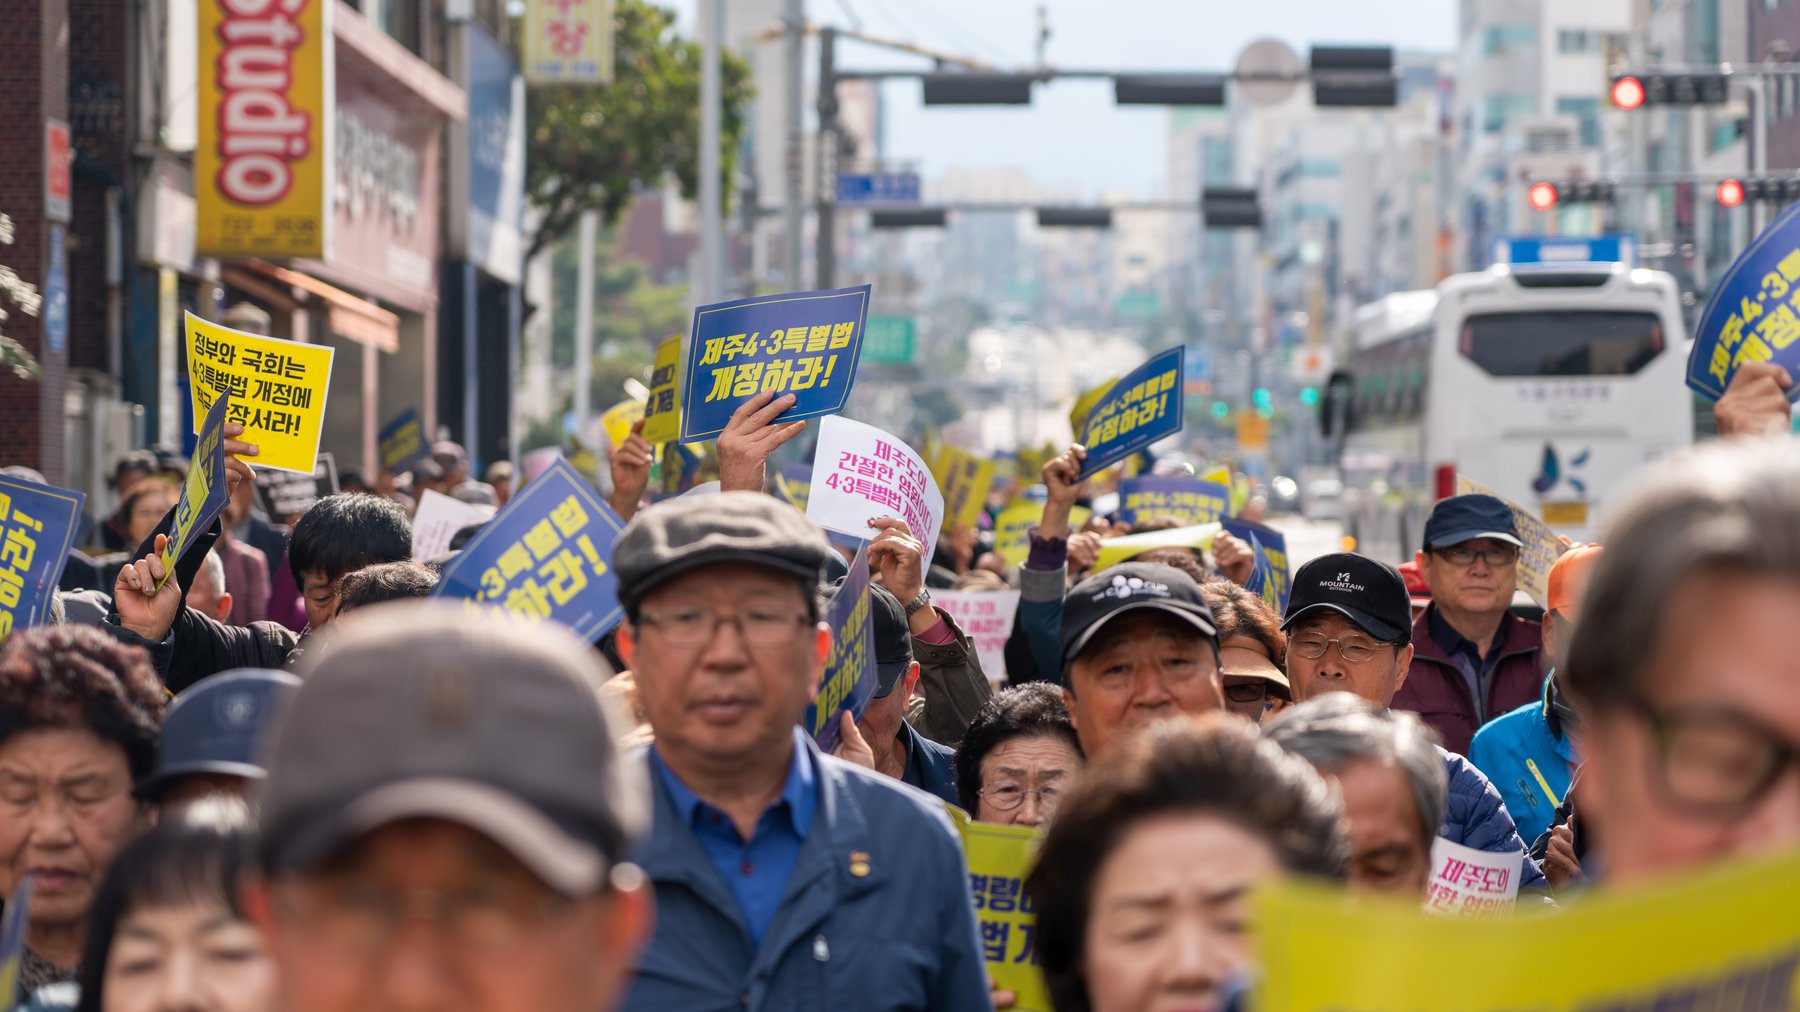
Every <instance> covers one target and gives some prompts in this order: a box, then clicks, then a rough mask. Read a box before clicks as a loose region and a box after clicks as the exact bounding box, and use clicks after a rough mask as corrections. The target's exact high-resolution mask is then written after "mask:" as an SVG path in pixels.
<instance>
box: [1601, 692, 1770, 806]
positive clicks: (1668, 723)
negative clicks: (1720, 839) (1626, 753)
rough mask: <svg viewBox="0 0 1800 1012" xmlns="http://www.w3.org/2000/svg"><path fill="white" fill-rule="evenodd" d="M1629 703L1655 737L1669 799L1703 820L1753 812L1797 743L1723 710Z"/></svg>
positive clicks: (1659, 769)
mask: <svg viewBox="0 0 1800 1012" xmlns="http://www.w3.org/2000/svg"><path fill="white" fill-rule="evenodd" d="M1631 702H1632V704H1633V705H1634V706H1635V707H1636V708H1637V709H1638V710H1639V712H1641V713H1642V714H1643V715H1644V717H1645V718H1646V719H1647V720H1648V721H1649V722H1650V730H1651V732H1652V733H1653V734H1654V735H1655V737H1656V746H1657V747H1656V759H1655V761H1656V765H1657V771H1656V772H1657V776H1658V779H1659V780H1660V781H1661V782H1662V786H1663V789H1664V792H1665V793H1666V794H1667V797H1668V800H1669V801H1670V802H1672V803H1673V804H1674V805H1675V806H1676V807H1678V808H1682V809H1685V810H1686V811H1688V812H1689V813H1691V814H1694V815H1698V816H1701V817H1704V818H1713V819H1725V818H1731V817H1733V816H1738V815H1742V814H1743V813H1745V812H1747V811H1748V810H1750V809H1751V808H1754V807H1755V806H1756V804H1757V803H1758V802H1760V801H1761V800H1762V799H1763V798H1764V797H1765V796H1766V795H1767V794H1768V793H1769V791H1770V789H1771V788H1773V787H1774V786H1775V783H1776V782H1777V781H1779V780H1780V779H1781V775H1782V773H1783V772H1785V771H1786V770H1787V769H1788V768H1789V767H1790V766H1794V765H1796V764H1800V742H1794V741H1791V740H1789V739H1788V738H1785V737H1783V736H1782V735H1781V734H1780V733H1779V732H1776V731H1774V730H1773V729H1771V728H1769V727H1768V726H1766V725H1764V724H1763V723H1762V722H1760V721H1758V720H1756V719H1755V718H1753V717H1750V716H1748V715H1746V714H1743V713H1738V712H1736V711H1733V710H1725V709H1703V710H1691V711H1687V712H1676V711H1671V710H1659V709H1657V708H1656V707H1654V706H1652V705H1651V704H1650V703H1648V702H1646V701H1645V700H1643V699H1638V698H1633V699H1632V700H1631Z"/></svg>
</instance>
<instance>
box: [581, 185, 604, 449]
mask: <svg viewBox="0 0 1800 1012" xmlns="http://www.w3.org/2000/svg"><path fill="white" fill-rule="evenodd" d="M599 227H600V214H599V212H597V211H593V210H587V211H583V212H581V230H580V233H579V235H580V241H579V243H578V244H577V249H576V256H577V257H579V260H578V261H577V262H576V264H575V424H576V425H581V424H583V423H585V422H586V421H587V417H588V412H589V411H590V410H591V405H590V404H589V398H590V397H591V396H592V391H590V390H589V389H588V388H589V387H591V386H593V384H594V239H595V233H596V232H597V231H598V230H599Z"/></svg>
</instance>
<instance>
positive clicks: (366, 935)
mask: <svg viewBox="0 0 1800 1012" xmlns="http://www.w3.org/2000/svg"><path fill="white" fill-rule="evenodd" d="M278 897H279V902H280V903H281V906H282V907H283V909H284V910H285V912H286V913H288V914H289V915H290V916H292V917H294V918H296V919H297V920H299V921H300V922H301V923H303V924H305V925H306V926H307V927H308V928H310V929H311V930H312V931H315V932H317V933H318V934H319V936H320V937H321V938H322V939H323V940H324V941H325V942H327V943H328V944H330V945H333V946H335V947H337V948H338V949H340V950H341V951H343V952H351V953H360V954H363V955H364V956H375V955H378V954H379V953H381V952H383V951H385V949H386V948H387V947H388V946H390V945H391V944H393V941H394V939H395V938H396V937H398V936H399V934H400V931H401V929H402V928H403V927H404V926H405V924H406V922H407V921H408V920H410V919H411V918H413V917H415V916H419V917H423V918H425V919H426V920H428V921H431V922H432V923H433V924H434V925H437V926H440V927H441V928H442V929H443V931H444V933H445V934H446V935H447V936H448V937H449V939H450V940H451V941H452V942H453V943H455V944H456V945H458V946H460V947H462V948H465V949H470V950H495V949H505V948H507V947H509V946H512V945H515V944H518V943H520V942H523V941H526V940H528V939H529V937H530V936H531V934H532V933H533V932H534V931H536V930H537V929H538V928H540V927H542V926H543V925H544V924H546V923H548V922H550V921H552V920H555V919H556V918H559V917H561V916H563V915H564V914H566V913H567V912H568V911H569V910H570V909H571V908H572V907H573V905H574V903H573V901H572V900H570V899H568V898H567V897H564V896H560V895H556V894H549V895H545V894H543V893H541V892H537V891H526V890H508V889H503V888H498V887H486V886H476V887H474V888H470V889H467V890H464V891H460V892H455V893H450V892H441V891H438V890H431V889H413V890H388V889H382V888H378V887H374V886H369V885H364V884H359V883H354V882H341V883H328V884H321V885H308V886H305V887H303V888H301V887H291V888H288V889H284V890H282V891H281V892H280V893H278Z"/></svg>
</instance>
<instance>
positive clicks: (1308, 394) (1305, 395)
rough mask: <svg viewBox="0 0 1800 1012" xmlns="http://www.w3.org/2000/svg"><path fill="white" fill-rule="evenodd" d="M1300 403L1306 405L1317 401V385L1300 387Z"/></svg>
mask: <svg viewBox="0 0 1800 1012" xmlns="http://www.w3.org/2000/svg"><path fill="white" fill-rule="evenodd" d="M1300 403H1302V404H1308V405H1311V404H1317V403H1319V388H1318V387H1301V388H1300Z"/></svg>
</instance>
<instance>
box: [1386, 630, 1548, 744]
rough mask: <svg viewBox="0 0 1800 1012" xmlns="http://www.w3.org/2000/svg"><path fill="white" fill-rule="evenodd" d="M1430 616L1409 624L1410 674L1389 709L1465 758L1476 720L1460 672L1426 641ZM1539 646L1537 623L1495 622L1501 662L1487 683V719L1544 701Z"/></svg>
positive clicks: (1447, 658) (1472, 704)
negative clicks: (1411, 717) (1412, 716)
mask: <svg viewBox="0 0 1800 1012" xmlns="http://www.w3.org/2000/svg"><path fill="white" fill-rule="evenodd" d="M1430 615H1431V613H1430V610H1429V609H1428V610H1426V611H1424V612H1421V613H1420V614H1419V617H1418V618H1417V619H1416V620H1415V621H1414V622H1413V629H1412V643H1413V662H1412V668H1411V669H1410V670H1409V671H1408V672H1407V674H1406V684H1404V685H1402V686H1400V691H1399V692H1397V693H1395V694H1394V702H1393V708H1394V709H1396V710H1411V711H1412V712H1414V713H1416V714H1418V715H1419V717H1420V718H1421V719H1423V720H1424V721H1425V723H1427V724H1430V725H1431V726H1432V727H1434V728H1436V729H1437V733H1438V734H1440V735H1442V736H1443V738H1444V748H1446V749H1448V750H1449V751H1451V752H1455V753H1456V754H1458V755H1468V754H1469V740H1470V739H1471V738H1474V737H1475V731H1476V729H1477V728H1478V727H1480V726H1481V721H1479V720H1477V719H1476V716H1475V702H1474V700H1473V699H1471V698H1470V696H1469V683H1468V682H1466V681H1464V680H1463V676H1462V671H1461V670H1460V669H1458V668H1457V666H1456V662H1455V661H1452V660H1451V659H1450V657H1449V655H1448V654H1446V653H1444V650H1443V648H1442V647H1440V646H1438V645H1437V641H1436V640H1434V639H1432V638H1431V625H1430ZM1543 644H1544V640H1543V630H1542V628H1541V627H1540V626H1539V625H1538V624H1537V623H1536V622H1531V621H1527V620H1525V619H1522V618H1519V617H1518V616H1517V615H1513V614H1510V613H1509V614H1508V615H1507V616H1506V617H1505V618H1503V619H1501V620H1500V658H1499V661H1498V663H1496V664H1495V665H1494V674H1493V676H1492V678H1490V679H1489V681H1488V698H1487V701H1486V702H1487V706H1486V708H1485V712H1486V713H1487V715H1488V716H1489V717H1490V718H1491V717H1497V716H1499V715H1500V714H1503V713H1506V712H1507V711H1509V710H1513V709H1517V708H1518V707H1521V706H1524V705H1525V704H1526V703H1529V702H1532V701H1533V700H1536V699H1538V698H1539V697H1541V696H1542V695H1543V692H1544V672H1543V669H1542V668H1540V667H1539V658H1540V655H1541V654H1542V653H1543Z"/></svg>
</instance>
